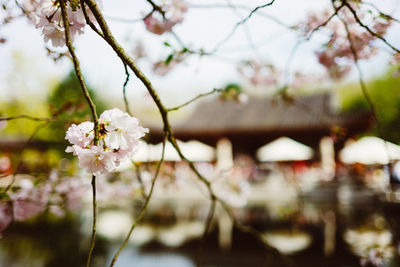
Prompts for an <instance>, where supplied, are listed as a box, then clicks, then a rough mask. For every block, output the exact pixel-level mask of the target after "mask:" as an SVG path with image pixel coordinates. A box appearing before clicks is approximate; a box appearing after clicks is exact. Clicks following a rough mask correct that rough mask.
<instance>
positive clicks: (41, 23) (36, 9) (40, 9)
mask: <svg viewBox="0 0 400 267" xmlns="http://www.w3.org/2000/svg"><path fill="white" fill-rule="evenodd" d="M98 2H99V5H100V6H102V5H101V1H98ZM23 7H24V10H25V12H26V13H27V15H28V18H29V19H30V20H31V21H32V23H33V24H34V25H35V27H36V28H38V29H41V30H42V34H43V38H44V41H45V42H49V41H50V42H51V44H52V45H53V46H56V47H57V46H64V45H65V33H64V25H63V20H62V17H61V9H60V6H59V3H58V1H53V0H25V2H24V4H23ZM87 13H88V16H89V19H91V20H94V18H93V14H92V13H91V12H90V10H87ZM67 15H68V21H69V23H70V27H69V28H70V33H71V40H74V38H75V36H76V35H78V34H82V33H83V32H84V27H85V25H86V20H85V17H84V15H83V12H82V10H81V7H80V6H79V5H78V6H76V7H74V8H72V7H71V5H67Z"/></svg>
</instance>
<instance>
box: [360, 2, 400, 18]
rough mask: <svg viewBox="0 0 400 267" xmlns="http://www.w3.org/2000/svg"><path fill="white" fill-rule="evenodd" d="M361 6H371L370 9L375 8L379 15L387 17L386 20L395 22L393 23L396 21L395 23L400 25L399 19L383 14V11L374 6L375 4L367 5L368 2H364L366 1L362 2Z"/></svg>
mask: <svg viewBox="0 0 400 267" xmlns="http://www.w3.org/2000/svg"><path fill="white" fill-rule="evenodd" d="M361 4H363V5H367V6H370V7H372V8H374V9H375V10H376V11H377V12H378V13H379V15H380V16H382V17H385V18H387V19H390V20H393V21H395V22H397V23H400V20H399V19H397V18H395V17H393V16H392V15H389V14H387V13H384V12H382V11H381V10H379V8H378V7H377V6H376V5H374V4H373V3H367V2H364V1H363V2H361Z"/></svg>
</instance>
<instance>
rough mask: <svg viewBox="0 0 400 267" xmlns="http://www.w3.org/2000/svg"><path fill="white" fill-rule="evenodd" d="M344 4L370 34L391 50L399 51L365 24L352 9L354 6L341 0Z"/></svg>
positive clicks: (399, 51)
mask: <svg viewBox="0 0 400 267" xmlns="http://www.w3.org/2000/svg"><path fill="white" fill-rule="evenodd" d="M343 3H344V5H345V6H346V7H347V8H348V9H349V10H350V12H351V14H352V15H353V17H354V19H355V20H356V22H357V23H358V24H359V25H360V26H361V27H363V28H364V29H365V30H366V31H367V32H369V33H370V34H371V35H372V36H374V37H376V38H378V39H379V40H381V41H382V42H384V43H385V44H386V45H387V46H389V47H390V48H391V49H393V51H396V52H397V53H400V50H399V49H398V48H396V47H394V46H393V45H392V44H390V43H389V42H388V41H387V40H386V39H385V38H384V37H382V36H381V35H379V34H377V33H376V32H374V31H372V30H371V29H370V28H369V27H368V26H367V25H365V24H364V23H363V22H362V21H361V20H360V18H359V17H358V15H357V12H356V11H355V10H354V8H353V7H352V6H351V5H350V4H349V3H348V2H347V1H346V0H343Z"/></svg>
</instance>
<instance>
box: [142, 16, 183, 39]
mask: <svg viewBox="0 0 400 267" xmlns="http://www.w3.org/2000/svg"><path fill="white" fill-rule="evenodd" d="M143 22H144V24H145V25H146V30H148V31H149V32H152V33H154V34H158V35H161V34H163V33H164V32H169V31H171V29H172V27H174V26H175V23H174V22H172V21H170V20H167V19H163V18H162V17H161V18H160V17H156V16H154V15H153V14H151V15H150V16H148V17H147V18H145V19H144V20H143Z"/></svg>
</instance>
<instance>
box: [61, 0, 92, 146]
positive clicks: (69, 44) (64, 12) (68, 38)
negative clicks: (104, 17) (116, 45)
mask: <svg viewBox="0 0 400 267" xmlns="http://www.w3.org/2000/svg"><path fill="white" fill-rule="evenodd" d="M59 2H60V6H61V15H62V19H63V23H64V29H65V43H66V45H67V47H68V51H69V53H70V54H71V57H72V61H73V63H74V69H75V74H76V77H77V78H78V81H79V84H80V86H81V88H82V91H83V96H84V97H85V99H86V102H87V103H88V104H89V108H90V111H91V113H92V118H93V123H94V131H95V136H94V138H95V142H96V140H97V138H98V135H97V131H98V127H97V126H98V117H97V113H96V105H95V104H94V102H93V100H92V98H91V97H90V94H89V91H88V89H87V87H86V84H85V81H84V79H83V75H82V72H81V68H80V63H79V60H78V58H77V56H76V54H75V49H74V47H73V45H72V41H71V35H70V30H69V26H70V25H69V20H68V15H67V7H66V3H65V0H60V1H59Z"/></svg>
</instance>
